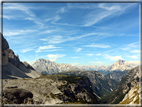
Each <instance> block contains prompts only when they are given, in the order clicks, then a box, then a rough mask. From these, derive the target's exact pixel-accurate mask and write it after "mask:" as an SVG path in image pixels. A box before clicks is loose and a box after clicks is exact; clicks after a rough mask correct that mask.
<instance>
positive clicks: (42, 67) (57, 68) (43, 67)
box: [32, 59, 136, 74]
mask: <svg viewBox="0 0 142 107" xmlns="http://www.w3.org/2000/svg"><path fill="white" fill-rule="evenodd" d="M126 62H127V61H125V60H118V61H117V62H115V63H114V64H112V65H109V66H104V65H102V66H97V65H90V66H89V65H88V66H84V65H83V66H73V65H71V64H63V63H56V62H54V61H50V60H48V59H38V60H37V61H35V62H34V63H33V64H32V66H33V68H34V69H35V70H37V71H38V72H41V73H45V74H52V73H59V72H64V71H71V70H79V71H83V70H92V71H99V72H101V73H103V74H107V73H111V72H113V71H124V70H130V69H132V68H134V67H136V65H135V64H130V63H126Z"/></svg>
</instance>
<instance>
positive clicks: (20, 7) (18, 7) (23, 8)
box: [3, 3, 36, 17]
mask: <svg viewBox="0 0 142 107" xmlns="http://www.w3.org/2000/svg"><path fill="white" fill-rule="evenodd" d="M3 9H4V11H5V10H8V11H11V10H20V11H22V12H24V13H26V14H28V15H29V16H31V17H35V16H36V15H35V14H34V13H33V12H32V11H30V9H29V8H28V7H26V6H24V5H21V4H18V3H5V4H4V7H3Z"/></svg>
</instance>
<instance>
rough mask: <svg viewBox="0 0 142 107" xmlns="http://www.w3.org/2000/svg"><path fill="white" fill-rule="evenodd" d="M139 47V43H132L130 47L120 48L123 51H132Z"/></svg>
mask: <svg viewBox="0 0 142 107" xmlns="http://www.w3.org/2000/svg"><path fill="white" fill-rule="evenodd" d="M136 47H139V42H134V43H130V44H128V45H125V46H124V47H123V48H120V49H122V50H130V49H132V48H136Z"/></svg>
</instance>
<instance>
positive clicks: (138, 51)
mask: <svg viewBox="0 0 142 107" xmlns="http://www.w3.org/2000/svg"><path fill="white" fill-rule="evenodd" d="M130 52H131V53H140V50H131V51H130Z"/></svg>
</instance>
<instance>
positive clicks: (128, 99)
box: [119, 85, 140, 104]
mask: <svg viewBox="0 0 142 107" xmlns="http://www.w3.org/2000/svg"><path fill="white" fill-rule="evenodd" d="M139 95H140V91H139V85H135V86H134V87H132V88H131V89H130V91H129V92H128V93H127V94H126V95H125V97H124V99H123V100H122V101H121V102H120V103H119V104H140V102H139V99H140V98H139Z"/></svg>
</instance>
